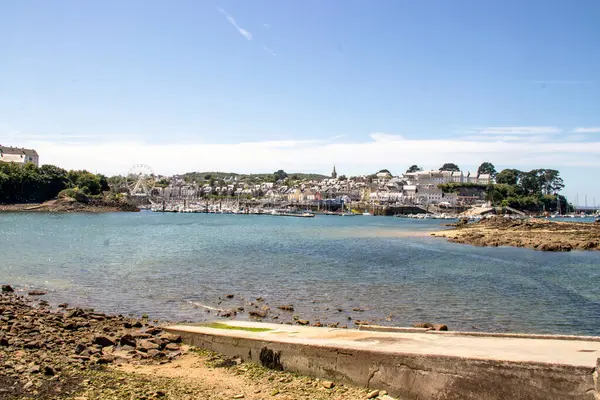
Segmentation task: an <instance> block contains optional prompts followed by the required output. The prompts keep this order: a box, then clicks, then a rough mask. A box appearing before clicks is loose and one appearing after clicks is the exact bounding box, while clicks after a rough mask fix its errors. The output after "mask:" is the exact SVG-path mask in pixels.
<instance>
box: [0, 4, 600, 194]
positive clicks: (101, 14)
mask: <svg viewBox="0 0 600 400" xmlns="http://www.w3.org/2000/svg"><path fill="white" fill-rule="evenodd" d="M599 20H600V2H598V1H597V0H575V1H573V2H568V1H559V0H551V1H547V0H546V1H538V0H527V1H513V0H502V1H492V0H490V1H475V0H473V1H462V0H456V1H451V2H450V1H445V0H439V1H426V2H422V1H402V0H393V1H383V0H381V1H376V2H365V1H346V0H345V1H332V0H329V1H302V2H287V1H252V2H250V1H183V0H177V1H173V2H166V1H153V0H146V1H139V0H133V1H127V2H123V1H98V2H82V1H65V0H55V1H52V2H47V1H30V0H20V1H18V2H9V1H2V0H0V143H2V144H4V145H19V146H21V145H23V146H35V148H36V149H38V151H39V153H40V155H41V159H42V162H48V163H53V164H57V165H61V166H64V167H66V168H87V169H90V170H95V171H98V172H104V173H107V174H116V173H125V172H126V171H127V169H128V168H129V166H130V165H132V164H135V163H145V164H149V165H151V166H152V167H153V168H154V169H155V170H156V172H158V173H164V174H167V173H178V172H185V171H190V170H217V169H219V170H231V171H238V172H265V171H272V170H276V169H279V168H284V169H286V170H289V171H311V172H322V173H328V172H329V171H330V170H331V166H332V165H333V164H336V165H337V168H338V170H339V171H340V172H341V173H346V174H349V175H352V174H364V173H371V172H373V171H374V170H377V169H380V168H389V169H390V170H392V172H396V173H399V172H402V171H403V170H405V169H406V168H407V167H408V166H409V165H411V164H415V163H416V164H420V165H423V166H424V167H426V168H438V167H439V166H440V165H441V164H442V163H443V162H446V161H449V162H456V163H457V164H459V166H461V167H462V168H463V169H464V170H468V169H476V167H477V165H479V163H481V162H482V161H491V162H492V163H494V164H495V165H496V166H497V168H498V169H500V168H504V167H516V168H520V169H533V168H556V169H559V170H560V171H561V173H562V175H563V176H564V178H565V181H566V183H567V188H566V190H565V193H566V194H567V195H568V196H570V197H574V196H575V195H576V193H579V197H580V198H581V199H583V196H584V194H585V193H587V194H588V203H590V204H591V203H592V201H593V200H592V199H593V198H597V200H598V203H600V187H599V185H598V182H600V180H599V179H598V170H599V169H598V167H600V112H599V111H598V110H600V43H599V42H598V38H600V24H598V21H599ZM580 203H583V200H581V201H580Z"/></svg>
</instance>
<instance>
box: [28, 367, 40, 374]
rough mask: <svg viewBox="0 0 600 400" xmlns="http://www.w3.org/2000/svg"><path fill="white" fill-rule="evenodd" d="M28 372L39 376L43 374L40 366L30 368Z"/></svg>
mask: <svg viewBox="0 0 600 400" xmlns="http://www.w3.org/2000/svg"><path fill="white" fill-rule="evenodd" d="M27 372H28V373H30V374H39V373H40V372H42V368H41V367H40V366H39V365H34V366H33V367H31V368H29V369H28V370H27Z"/></svg>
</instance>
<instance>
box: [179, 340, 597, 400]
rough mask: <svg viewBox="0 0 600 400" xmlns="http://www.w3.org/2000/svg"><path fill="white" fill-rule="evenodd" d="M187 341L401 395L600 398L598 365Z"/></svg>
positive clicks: (447, 399) (449, 399)
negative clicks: (566, 364) (587, 366)
mask: <svg viewBox="0 0 600 400" xmlns="http://www.w3.org/2000/svg"><path fill="white" fill-rule="evenodd" d="M177 333H178V334H181V336H182V338H183V339H184V341H185V342H186V343H188V344H191V345H194V346H197V347H200V348H204V349H207V350H212V351H215V352H219V353H222V354H225V355H227V356H230V357H240V358H242V359H243V360H245V361H251V362H255V363H258V364H262V365H264V366H267V367H269V368H275V369H282V370H286V371H293V372H298V373H301V374H304V375H308V376H313V377H318V378H323V379H329V380H333V381H337V382H344V383H348V384H353V385H357V386H362V387H368V388H374V389H380V390H382V389H383V390H387V391H388V392H389V393H390V394H391V395H392V396H397V397H400V398H402V399H432V400H436V399H439V400H454V399H474V400H475V399H477V400H505V399H514V400H517V399H519V400H538V399H539V400H542V399H543V400H548V399H565V400H567V399H588V400H600V394H598V393H599V392H598V390H599V386H600V385H599V384H598V382H596V381H597V379H595V378H597V373H596V374H593V373H594V370H593V368H584V367H572V366H564V365H550V364H543V363H519V362H502V361H490V360H476V359H467V358H460V357H448V356H437V355H427V356H421V355H412V354H394V353H381V352H374V351H368V350H356V349H353V350H349V349H342V348H334V347H321V346H314V345H306V344H295V343H274V342H268V341H264V340H256V339H247V338H239V337H232V336H221V335H212V334H206V333H197V332H194V333H188V332H181V331H177ZM597 369H599V370H600V365H599V366H597Z"/></svg>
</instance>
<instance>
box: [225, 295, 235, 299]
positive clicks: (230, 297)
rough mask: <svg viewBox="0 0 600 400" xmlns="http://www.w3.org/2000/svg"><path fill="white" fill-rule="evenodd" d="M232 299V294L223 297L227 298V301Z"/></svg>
mask: <svg viewBox="0 0 600 400" xmlns="http://www.w3.org/2000/svg"><path fill="white" fill-rule="evenodd" d="M233 297H234V296H233V294H226V295H225V298H227V299H233Z"/></svg>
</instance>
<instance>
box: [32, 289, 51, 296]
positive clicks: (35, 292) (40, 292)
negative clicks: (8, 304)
mask: <svg viewBox="0 0 600 400" xmlns="http://www.w3.org/2000/svg"><path fill="white" fill-rule="evenodd" d="M27 294H28V295H30V296H43V295H45V294H46V292H44V291H43V290H30V291H29V293H27Z"/></svg>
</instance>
